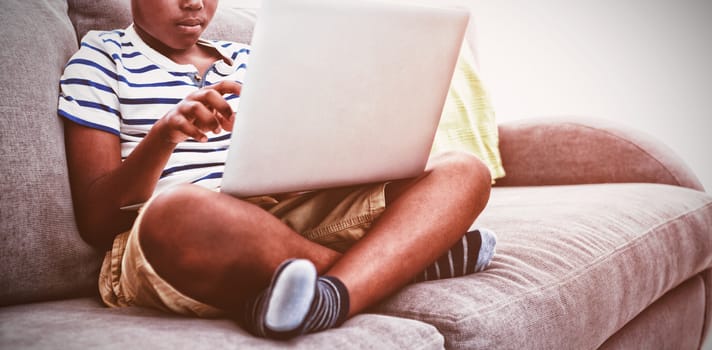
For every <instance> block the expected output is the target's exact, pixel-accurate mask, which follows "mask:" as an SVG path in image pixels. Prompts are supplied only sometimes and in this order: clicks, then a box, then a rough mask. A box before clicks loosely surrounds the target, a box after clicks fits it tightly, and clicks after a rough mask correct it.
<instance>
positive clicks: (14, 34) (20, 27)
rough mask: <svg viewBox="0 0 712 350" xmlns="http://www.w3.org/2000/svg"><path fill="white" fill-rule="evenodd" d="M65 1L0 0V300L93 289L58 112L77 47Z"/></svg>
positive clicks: (91, 261)
mask: <svg viewBox="0 0 712 350" xmlns="http://www.w3.org/2000/svg"><path fill="white" fill-rule="evenodd" d="M66 13H67V5H66V3H63V2H62V1H56V0H43V1H42V0H37V1H26V0H3V1H2V2H0V23H1V24H2V28H3V30H2V35H0V47H2V48H3V50H2V51H1V52H0V66H2V67H3V79H4V80H5V83H4V84H1V85H0V96H1V97H2V98H0V118H2V124H3V126H2V128H0V142H1V143H2V146H1V147H0V169H1V171H2V181H1V182H0V193H2V201H1V202H0V232H1V233H2V244H1V245H0V276H2V278H1V279H0V304H2V305H6V304H12V303H18V302H24V301H30V300H40V299H46V298H57V297H62V296H67V295H76V294H79V293H82V292H84V291H86V290H90V289H95V286H96V276H97V273H98V267H99V262H100V261H99V256H98V255H97V254H96V252H94V251H93V250H92V249H91V248H89V247H88V246H87V245H86V244H84V243H83V242H82V240H81V239H80V237H79V234H78V232H77V228H76V226H75V224H74V217H73V212H72V202H71V194H70V191H69V180H68V176H67V166H66V161H65V155H64V141H63V138H62V126H61V123H60V120H59V118H58V117H57V91H58V90H57V89H58V85H59V76H60V75H61V73H62V70H63V68H64V64H65V63H66V61H67V59H69V56H70V55H71V54H72V53H74V51H76V49H77V42H76V40H75V37H74V32H73V30H72V25H71V23H70V22H69V19H68V18H67V15H66Z"/></svg>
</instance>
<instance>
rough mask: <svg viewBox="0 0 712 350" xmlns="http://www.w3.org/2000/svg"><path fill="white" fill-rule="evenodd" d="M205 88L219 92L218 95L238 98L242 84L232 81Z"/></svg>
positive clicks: (224, 81)
mask: <svg viewBox="0 0 712 350" xmlns="http://www.w3.org/2000/svg"><path fill="white" fill-rule="evenodd" d="M207 88H208V89H213V90H215V91H217V92H219V93H220V95H225V94H234V95H238V96H239V95H240V92H241V91H242V84H240V83H238V82H236V81H232V80H223V81H220V82H218V83H217V84H214V85H210V86H208V87H207Z"/></svg>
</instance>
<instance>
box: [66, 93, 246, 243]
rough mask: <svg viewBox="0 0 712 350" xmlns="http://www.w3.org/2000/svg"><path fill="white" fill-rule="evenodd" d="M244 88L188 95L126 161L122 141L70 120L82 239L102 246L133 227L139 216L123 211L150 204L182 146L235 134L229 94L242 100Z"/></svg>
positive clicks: (68, 137)
mask: <svg viewBox="0 0 712 350" xmlns="http://www.w3.org/2000/svg"><path fill="white" fill-rule="evenodd" d="M239 92H240V85H239V84H238V83H235V82H230V81H224V82H220V83H218V84H216V85H213V86H211V87H209V88H205V89H201V90H199V91H197V92H195V93H192V94H190V95H189V96H187V97H186V98H185V99H184V100H183V101H181V102H180V103H179V104H178V105H176V107H175V108H173V109H172V110H171V111H170V112H168V113H167V114H166V115H165V116H164V117H163V118H161V119H160V120H159V121H158V122H156V124H155V125H154V126H153V127H152V128H151V131H150V132H149V133H148V135H146V137H145V138H144V139H143V141H141V143H140V144H139V145H138V146H137V147H136V149H134V151H133V152H132V153H131V154H130V155H129V156H128V157H127V158H126V159H125V160H124V161H122V160H121V143H120V140H119V137H118V136H116V135H114V134H111V133H107V132H104V131H101V130H97V129H92V128H89V127H85V126H82V125H79V124H76V123H74V122H71V121H68V120H65V123H64V124H65V146H66V149H67V163H68V167H69V177H70V183H71V188H72V198H73V201H74V208H75V213H76V217H77V224H78V226H79V231H80V233H81V235H82V238H83V239H84V240H85V241H87V242H88V243H90V244H92V245H94V246H97V247H104V248H105V247H108V246H110V244H111V242H112V240H113V238H114V236H115V235H116V234H118V233H120V232H123V231H125V230H127V229H129V228H130V227H131V224H132V222H133V220H134V219H135V216H136V213H135V212H126V211H122V210H121V209H120V208H121V207H123V206H127V205H131V204H136V203H141V202H145V201H146V200H148V199H149V198H150V197H151V195H152V194H153V191H154V189H155V187H156V184H157V183H158V180H159V178H160V175H161V173H162V172H163V168H164V167H165V164H166V163H167V162H168V158H169V157H170V156H171V153H172V152H173V149H174V148H175V146H176V144H177V143H179V142H182V141H185V140H186V139H188V138H191V137H192V138H194V139H196V140H198V141H206V140H207V138H206V136H205V134H204V133H205V132H207V131H219V129H220V128H224V129H226V130H231V129H232V124H233V121H234V118H233V112H232V109H231V108H230V106H229V105H228V104H227V102H226V101H225V100H224V98H223V97H222V95H223V94H228V93H234V94H238V95H239Z"/></svg>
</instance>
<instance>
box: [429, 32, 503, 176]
mask: <svg viewBox="0 0 712 350" xmlns="http://www.w3.org/2000/svg"><path fill="white" fill-rule="evenodd" d="M450 150H459V151H466V152H470V153H473V154H475V155H476V156H477V157H479V158H480V159H481V160H482V161H483V162H485V164H487V167H488V168H489V169H490V172H491V173H492V181H493V182H494V180H495V179H498V178H501V177H503V176H504V168H503V167H502V159H501V158H500V154H499V134H498V132H497V121H496V120H495V113H494V109H493V108H492V104H491V102H490V100H489V96H487V92H486V91H485V89H484V87H483V86H482V81H481V80H480V78H479V75H478V73H477V69H476V67H475V62H474V57H473V54H472V52H471V51H470V49H469V48H468V47H467V44H465V45H463V47H462V50H461V51H460V56H459V57H458V60H457V65H456V66H455V72H454V74H453V77H452V83H451V85H450V90H449V91H448V96H447V99H446V100H445V106H444V108H443V114H442V117H441V118H440V124H439V126H438V131H437V133H436V134H435V140H434V142H433V149H432V151H433V153H435V152H442V151H450Z"/></svg>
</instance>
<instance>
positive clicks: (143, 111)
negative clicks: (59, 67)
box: [58, 26, 250, 192]
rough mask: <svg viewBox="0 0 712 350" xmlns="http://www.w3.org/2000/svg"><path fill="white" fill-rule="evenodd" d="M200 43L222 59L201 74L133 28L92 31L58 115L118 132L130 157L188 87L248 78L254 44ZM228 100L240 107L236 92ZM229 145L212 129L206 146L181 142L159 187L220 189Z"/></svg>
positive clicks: (75, 60)
mask: <svg viewBox="0 0 712 350" xmlns="http://www.w3.org/2000/svg"><path fill="white" fill-rule="evenodd" d="M199 44H200V45H206V46H210V47H213V48H215V49H216V50H217V51H218V52H219V53H220V54H221V55H222V56H223V57H225V60H222V61H218V62H216V63H215V64H213V66H212V67H211V68H210V69H209V70H208V71H207V72H206V74H205V76H203V77H198V71H197V69H196V68H195V67H194V66H193V65H183V64H178V63H175V62H173V61H171V60H170V59H168V58H167V57H165V56H163V55H161V54H160V53H159V52H157V51H155V50H154V49H153V48H151V47H150V46H148V45H147V44H146V43H144V42H143V41H142V40H141V39H140V37H139V36H138V35H137V34H136V32H135V30H134V28H133V26H130V27H129V28H127V29H125V30H114V31H104V32H100V31H91V32H89V33H87V35H86V36H85V37H84V38H83V39H82V42H81V47H80V49H79V51H78V52H77V53H76V54H75V55H74V56H72V58H71V59H70V60H69V62H68V63H67V66H66V68H65V72H64V75H63V76H62V78H61V81H60V98H59V107H58V111H59V115H60V116H62V117H64V118H67V119H69V120H71V121H73V122H76V123H79V124H81V125H84V126H87V127H91V128H94V129H98V130H102V131H106V132H109V133H112V134H114V135H117V136H119V139H120V142H121V156H122V158H123V159H125V158H126V157H128V155H129V154H131V152H132V151H133V150H134V149H135V148H136V146H137V145H138V144H139V142H141V140H142V139H143V138H144V137H145V136H146V135H147V134H148V131H149V130H150V129H151V127H152V126H153V124H154V123H155V122H156V121H157V120H158V119H160V118H161V117H162V116H164V115H165V114H166V113H167V112H168V111H169V110H170V109H171V108H173V107H174V106H175V105H176V104H177V103H178V102H180V101H181V100H182V99H183V98H184V97H185V96H187V95H188V94H190V93H191V92H194V91H196V90H198V89H200V88H201V87H203V86H207V85H212V84H215V83H217V82H219V81H222V80H233V81H237V82H242V81H243V79H244V75H245V71H246V69H247V61H248V56H249V53H250V49H249V46H247V45H245V44H239V43H234V42H227V41H207V40H201V41H200V42H199ZM225 98H226V100H227V101H228V103H230V105H231V106H232V108H233V110H236V109H237V106H238V103H239V97H238V96H234V95H228V96H225ZM229 142H230V134H229V133H227V132H224V131H223V132H222V133H220V134H218V135H215V134H212V133H208V142H206V143H199V142H195V141H193V140H188V141H186V142H183V143H181V144H179V145H178V146H177V147H176V149H175V151H174V152H173V155H172V156H171V158H170V159H169V161H168V163H167V164H166V167H165V169H164V171H163V174H162V175H161V179H160V180H159V182H158V186H157V188H156V191H157V192H158V191H161V190H162V189H165V188H167V187H170V186H172V185H175V184H180V183H197V184H200V185H202V186H205V187H208V188H218V187H219V185H220V181H221V179H222V173H223V169H224V164H225V158H226V156H227V148H228V144H229Z"/></svg>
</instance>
